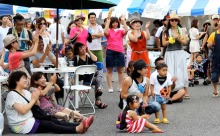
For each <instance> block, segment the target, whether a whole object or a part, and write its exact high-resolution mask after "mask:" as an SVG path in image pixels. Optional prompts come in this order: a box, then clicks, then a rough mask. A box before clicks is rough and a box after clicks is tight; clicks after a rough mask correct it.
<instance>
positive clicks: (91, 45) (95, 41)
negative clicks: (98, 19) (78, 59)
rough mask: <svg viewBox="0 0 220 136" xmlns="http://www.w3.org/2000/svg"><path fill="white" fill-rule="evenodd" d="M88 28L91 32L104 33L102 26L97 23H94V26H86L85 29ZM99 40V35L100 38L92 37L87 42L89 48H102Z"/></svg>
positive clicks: (100, 39)
mask: <svg viewBox="0 0 220 136" xmlns="http://www.w3.org/2000/svg"><path fill="white" fill-rule="evenodd" d="M89 29H90V30H91V31H92V34H98V33H104V31H103V29H102V27H101V26H100V25H98V24H96V27H95V28H94V27H90V26H88V27H87V30H89ZM101 41H102V38H101V37H100V38H96V39H92V42H91V43H89V42H87V45H88V48H89V50H102V45H101Z"/></svg>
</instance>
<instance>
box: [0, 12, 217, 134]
mask: <svg viewBox="0 0 220 136" xmlns="http://www.w3.org/2000/svg"><path fill="white" fill-rule="evenodd" d="M96 18H97V17H96V14H95V13H93V12H91V13H89V14H88V20H89V25H88V26H84V25H83V22H84V21H85V19H86V16H85V15H84V14H82V13H80V14H78V15H76V16H75V18H74V20H73V21H71V22H70V23H69V25H68V26H67V28H66V29H65V28H64V26H63V25H62V24H61V23H60V18H57V17H55V18H54V23H53V24H50V25H48V22H47V21H46V19H45V18H43V17H40V18H36V19H35V20H34V21H26V22H25V19H24V17H23V16H22V15H20V14H16V15H15V16H14V17H13V18H11V17H10V16H8V15H3V16H1V23H2V25H1V26H0V50H1V59H0V66H1V67H2V68H3V69H4V70H5V72H7V73H8V74H9V78H8V85H9V93H8V95H7V98H6V102H5V110H6V116H7V120H8V125H9V126H10V128H11V130H12V132H14V133H24V134H33V133H45V132H53V133H85V132H86V131H87V130H88V129H89V127H90V126H91V125H92V123H93V120H94V118H93V116H92V115H91V116H89V117H88V118H87V117H85V116H83V115H81V114H80V113H78V112H76V111H73V110H72V109H69V108H68V107H63V106H61V102H60V101H59V99H60V98H63V97H64V96H63V95H64V93H63V91H64V90H63V86H64V81H63V79H62V78H61V77H60V76H57V75H56V74H53V75H52V76H51V77H48V76H47V75H45V74H44V73H42V72H37V73H32V72H31V67H33V68H39V67H42V64H47V65H51V66H55V65H56V58H55V55H56V24H57V23H58V24H59V27H58V28H59V31H58V32H59V33H58V50H59V57H60V58H62V57H64V58H65V60H66V62H67V65H68V66H80V65H93V64H96V63H103V64H104V63H105V66H106V69H107V71H106V79H107V91H108V92H109V93H113V92H114V91H115V88H113V83H112V74H113V69H114V68H115V67H116V70H117V74H118V83H117V90H118V91H119V92H120V103H119V107H120V108H121V109H123V111H122V118H121V119H122V120H119V124H125V128H126V129H127V131H128V132H129V133H139V132H142V131H143V129H144V128H145V127H146V128H149V129H150V130H152V132H153V133H163V130H161V129H160V128H158V127H157V126H156V125H154V124H158V123H164V124H169V120H168V119H167V111H166V104H172V103H179V102H182V101H183V100H184V99H189V98H190V96H189V93H188V87H189V83H192V84H194V83H195V81H196V80H197V79H196V77H197V76H199V77H201V78H204V83H203V84H204V85H208V84H210V83H211V82H212V83H213V86H214V92H213V97H217V96H218V95H219V92H218V86H217V83H218V81H219V66H220V65H219V64H220V55H219V53H218V50H220V48H218V47H220V45H218V44H219V43H220V36H219V34H220V21H219V19H220V17H219V16H218V15H213V16H212V21H211V22H208V21H206V22H205V23H204V25H203V29H202V31H201V32H200V31H199V28H198V27H199V21H198V20H196V19H194V20H193V21H192V25H191V29H190V30H189V37H188V36H187V31H186V29H184V28H183V27H182V26H181V24H180V22H181V21H180V18H179V17H178V16H177V15H176V14H175V13H171V14H170V15H169V16H165V17H164V19H163V20H162V22H160V21H154V25H155V28H154V29H153V30H152V31H151V32H150V31H149V27H150V25H151V24H150V21H148V22H146V23H145V26H142V25H143V23H144V22H143V21H142V20H140V19H139V18H136V17H134V18H132V19H130V20H129V21H127V22H126V19H125V17H124V16H123V15H122V16H121V17H119V18H117V17H108V18H106V19H105V20H104V22H103V24H102V25H99V24H97V22H96ZM12 20H13V21H12ZM10 22H13V26H12V24H11V23H10ZM161 24H162V26H160V25H161ZM159 26H160V27H159ZM142 28H143V29H142ZM151 35H154V36H155V40H156V45H157V47H158V48H159V49H160V51H161V55H160V57H159V58H157V59H156V60H155V66H156V67H155V69H156V70H155V71H154V72H152V69H151V66H150V58H149V55H148V50H147V48H146V47H147V41H148V40H149V39H150V36H151ZM184 46H185V47H188V52H190V53H191V56H190V64H189V65H188V64H187V59H188V58H187V49H186V50H185V48H184ZM125 68H126V70H125ZM125 71H127V76H124V72H125ZM1 74H2V73H1ZM103 75H104V74H103V69H97V71H96V73H95V76H94V79H93V81H91V75H81V76H80V77H79V80H81V81H83V82H82V84H86V83H88V82H93V84H94V85H95V103H94V104H95V105H96V106H97V107H98V108H100V109H105V108H107V107H108V105H107V104H106V103H104V102H103V101H102V100H101V96H102V94H103V93H104V87H103V83H102V82H103V78H104V76H103ZM73 77H74V73H69V84H70V85H72V84H74V78H73ZM48 79H49V80H48ZM88 92H89V91H88ZM73 95H74V94H71V95H70V96H69V98H70V99H73V98H74V96H73ZM35 105H38V106H39V108H41V109H42V110H43V111H44V112H45V113H47V114H48V115H50V116H51V118H50V119H47V120H46V119H39V118H36V117H35V116H34V114H35V113H33V110H32V108H33V107H34V106H35ZM160 110H162V120H160V117H159V111H160ZM151 114H155V119H154V122H153V123H154V124H151V123H150V122H148V121H147V120H148V119H149V115H151Z"/></svg>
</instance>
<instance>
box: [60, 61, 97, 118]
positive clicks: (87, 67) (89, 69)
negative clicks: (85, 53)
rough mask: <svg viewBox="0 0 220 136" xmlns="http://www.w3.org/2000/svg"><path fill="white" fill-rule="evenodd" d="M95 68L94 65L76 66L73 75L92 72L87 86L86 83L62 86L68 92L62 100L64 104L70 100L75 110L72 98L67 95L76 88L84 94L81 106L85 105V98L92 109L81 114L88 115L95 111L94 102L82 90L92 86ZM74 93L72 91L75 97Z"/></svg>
mask: <svg viewBox="0 0 220 136" xmlns="http://www.w3.org/2000/svg"><path fill="white" fill-rule="evenodd" d="M96 70H97V66H96V65H81V66H78V67H77V69H76V71H75V72H74V76H76V75H86V74H93V76H92V79H91V83H90V85H89V86H86V85H72V86H64V87H63V88H64V89H66V90H68V93H67V96H66V99H65V101H64V104H65V103H66V102H67V100H68V101H69V102H70V104H71V105H72V106H73V108H74V110H76V108H75V106H74V104H73V103H72V100H70V99H69V95H70V94H71V93H72V91H75V92H76V90H77V91H81V92H82V93H83V94H84V95H85V100H84V102H82V101H81V102H82V104H83V108H84V106H85V102H86V100H88V101H89V104H90V105H91V108H92V109H93V112H91V113H86V114H83V115H89V114H94V113H95V107H94V103H92V101H91V99H90V98H89V96H88V94H87V93H86V92H85V91H83V90H90V89H91V88H92V87H91V86H92V81H93V78H94V75H95V72H96ZM75 82H76V81H75ZM76 95H78V94H76V93H74V96H75V99H76V98H77V97H76Z"/></svg>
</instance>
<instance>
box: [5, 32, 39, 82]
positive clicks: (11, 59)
mask: <svg viewBox="0 0 220 136" xmlns="http://www.w3.org/2000/svg"><path fill="white" fill-rule="evenodd" d="M38 42H39V30H37V31H36V33H35V35H34V43H33V44H32V47H31V49H30V50H28V51H25V52H19V51H17V50H19V44H18V39H17V38H16V37H15V36H14V35H13V34H9V35H7V36H6V37H5V38H4V40H3V43H4V46H5V48H6V49H8V50H9V55H8V66H7V68H9V70H10V73H12V72H14V71H23V72H25V73H26V74H27V79H28V85H29V83H30V79H31V76H30V74H29V73H28V71H27V69H26V68H25V67H24V61H23V59H25V58H28V57H30V56H33V55H34V54H35V53H36V52H37V47H38Z"/></svg>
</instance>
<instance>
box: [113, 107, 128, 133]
mask: <svg viewBox="0 0 220 136" xmlns="http://www.w3.org/2000/svg"><path fill="white" fill-rule="evenodd" d="M126 113H127V112H124V111H123V112H120V113H119V115H118V120H117V121H116V128H117V129H120V130H123V129H125V128H126V127H127V123H126V122H125V118H126Z"/></svg>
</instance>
